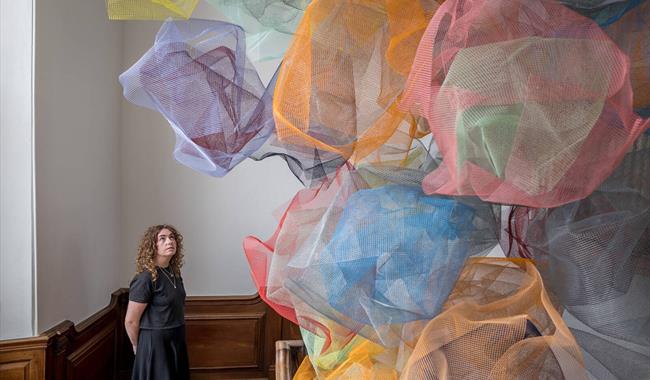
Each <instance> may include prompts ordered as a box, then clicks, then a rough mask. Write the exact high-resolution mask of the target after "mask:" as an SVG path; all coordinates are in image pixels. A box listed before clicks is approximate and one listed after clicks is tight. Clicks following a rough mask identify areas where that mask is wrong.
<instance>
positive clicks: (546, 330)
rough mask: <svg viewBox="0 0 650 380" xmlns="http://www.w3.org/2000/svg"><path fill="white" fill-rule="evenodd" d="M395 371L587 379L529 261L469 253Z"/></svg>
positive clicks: (410, 375) (426, 375)
mask: <svg viewBox="0 0 650 380" xmlns="http://www.w3.org/2000/svg"><path fill="white" fill-rule="evenodd" d="M402 378H404V379H418V380H419V379H485V378H489V379H586V373H585V371H584V366H583V361H582V355H581V353H580V349H579V348H578V346H577V344H576V342H575V340H574V338H573V336H572V335H571V332H570V331H569V329H568V328H567V326H566V325H565V324H564V322H563V321H562V318H561V316H560V314H559V313H558V312H557V311H556V310H555V308H554V307H553V305H552V304H551V302H550V300H549V298H548V296H547V294H546V292H545V290H544V287H543V285H542V280H541V277H540V275H539V273H538V272H537V269H535V266H534V265H533V264H532V262H530V261H528V260H523V259H503V258H471V259H469V260H468V261H467V264H466V265H465V267H464V269H463V271H462V272H461V274H460V276H459V278H458V281H457V282H456V286H455V287H454V290H453V292H452V293H451V294H450V296H449V299H448V301H447V303H446V304H445V308H444V311H443V312H442V313H441V314H440V315H438V316H437V317H435V318H434V319H433V320H431V321H430V322H429V323H428V324H427V326H426V328H425V329H424V331H423V332H422V335H421V337H420V339H419V340H418V343H417V345H416V346H415V348H414V350H413V354H412V355H411V356H410V358H409V360H408V363H407V364H406V367H405V368H404V371H403V373H402Z"/></svg>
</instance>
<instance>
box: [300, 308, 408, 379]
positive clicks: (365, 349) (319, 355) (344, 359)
mask: <svg viewBox="0 0 650 380" xmlns="http://www.w3.org/2000/svg"><path fill="white" fill-rule="evenodd" d="M296 312H297V314H298V320H299V321H300V323H301V325H305V326H308V328H301V330H300V331H301V334H302V340H303V342H304V343H305V346H306V347H307V352H308V353H309V356H308V357H306V358H305V362H303V364H302V365H301V368H300V369H299V370H298V371H297V373H296V375H295V376H294V379H300V378H303V379H310V378H311V379H313V378H319V379H340V378H349V379H377V378H386V379H395V378H397V375H398V373H399V371H400V369H401V368H402V367H403V366H404V364H405V363H406V359H407V358H408V356H409V355H410V353H411V349H412V348H411V347H413V346H414V345H415V341H413V342H411V345H410V346H409V345H402V346H400V347H393V348H387V347H384V346H382V345H379V344H376V343H373V342H371V341H368V340H366V339H364V338H363V337H361V336H359V335H358V334H356V332H355V331H352V330H349V329H347V328H345V327H343V326H341V325H338V324H337V323H335V322H334V321H332V320H329V319H327V318H325V317H323V316H322V315H321V314H320V313H319V312H318V311H316V310H315V309H313V308H311V307H310V306H309V305H307V304H306V303H304V302H302V301H300V300H297V301H296ZM312 331H313V332H312Z"/></svg>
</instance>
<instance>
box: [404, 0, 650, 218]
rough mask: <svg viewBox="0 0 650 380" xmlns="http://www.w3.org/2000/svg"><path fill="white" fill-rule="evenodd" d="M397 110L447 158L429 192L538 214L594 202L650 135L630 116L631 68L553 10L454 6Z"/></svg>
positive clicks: (437, 21)
mask: <svg viewBox="0 0 650 380" xmlns="http://www.w3.org/2000/svg"><path fill="white" fill-rule="evenodd" d="M400 106H401V108H402V109H403V110H408V111H410V112H412V113H414V114H416V115H420V116H423V117H425V118H426V119H427V121H428V122H429V126H430V128H431V131H432V133H433V135H434V138H435V141H436V144H437V145H438V146H439V148H440V151H441V153H442V155H443V158H444V163H443V165H441V167H439V168H438V169H437V170H435V171H434V172H432V173H431V174H430V175H429V176H428V177H427V178H425V180H424V182H423V188H424V190H425V192H426V193H428V194H433V193H437V194H448V195H477V196H479V197H480V198H481V199H483V200H486V201H490V202H496V203H506V204H519V205H527V206H531V207H554V206H559V205H562V204H565V203H568V202H571V201H575V200H578V199H581V198H584V197H586V196H587V195H589V194H590V193H591V192H592V191H593V190H594V189H595V188H596V187H598V185H599V184H600V183H602V181H603V180H604V179H605V178H606V177H607V176H608V175H609V174H610V173H611V172H612V171H613V169H614V168H615V167H616V165H617V164H618V163H619V162H620V160H621V159H622V157H623V155H624V153H625V151H626V150H627V149H629V147H630V146H631V144H632V143H633V142H634V140H635V139H636V138H637V137H638V136H639V135H640V134H641V133H642V132H643V131H644V130H645V129H646V128H647V127H648V126H650V120H647V119H642V118H641V117H639V116H638V115H636V114H635V113H633V111H632V88H631V86H630V63H629V58H628V57H627V56H626V55H625V54H624V53H623V52H622V51H621V50H620V49H619V48H618V47H617V46H616V44H615V43H614V42H612V40H611V39H610V38H609V37H608V36H607V35H606V34H605V33H604V32H603V31H602V30H601V29H600V27H599V26H598V25H597V24H596V23H594V22H593V21H591V20H589V19H587V18H585V17H583V16H580V15H579V14H577V13H575V12H573V11H572V10H570V9H569V8H567V7H565V6H563V5H560V4H558V3H556V2H554V1H544V0H532V1H524V2H522V1H514V0H491V1H485V0H450V1H447V2H445V3H444V4H443V5H442V6H441V7H440V9H439V10H438V12H436V14H435V15H434V17H433V19H432V20H431V22H430V23H429V26H428V28H427V30H426V32H425V34H424V36H423V38H422V40H421V42H420V45H419V47H418V51H417V55H416V58H415V61H414V65H413V68H412V70H411V73H410V76H409V79H408V82H407V86H406V90H405V92H404V94H403V99H402V102H401V104H400ZM587 173H588V175H585V174H587Z"/></svg>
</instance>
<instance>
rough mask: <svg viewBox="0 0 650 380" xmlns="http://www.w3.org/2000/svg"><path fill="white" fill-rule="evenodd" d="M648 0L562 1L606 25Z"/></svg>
mask: <svg viewBox="0 0 650 380" xmlns="http://www.w3.org/2000/svg"><path fill="white" fill-rule="evenodd" d="M644 1H646V0H595V1H592V0H586V1H585V0H560V2H561V3H562V4H564V5H566V6H568V7H570V8H571V9H573V10H575V11H576V12H578V13H580V14H582V15H583V16H586V17H589V18H590V19H592V20H594V21H595V22H596V23H598V25H600V26H601V27H606V26H608V25H610V24H612V23H614V22H616V21H617V20H619V19H620V18H621V17H623V15H625V13H626V12H629V11H630V10H632V9H634V7H636V6H637V5H639V4H641V3H643V2H644Z"/></svg>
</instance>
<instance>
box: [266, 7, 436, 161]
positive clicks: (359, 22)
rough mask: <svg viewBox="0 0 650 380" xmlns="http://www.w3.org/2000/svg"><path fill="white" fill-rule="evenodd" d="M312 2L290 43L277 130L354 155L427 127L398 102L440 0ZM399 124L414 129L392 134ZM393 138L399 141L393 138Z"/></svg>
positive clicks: (298, 141)
mask: <svg viewBox="0 0 650 380" xmlns="http://www.w3.org/2000/svg"><path fill="white" fill-rule="evenodd" d="M424 3H426V2H422V3H421V2H420V1H412V0H372V1H371V0H365V1H349V0H345V1H338V0H319V1H315V2H313V3H312V4H311V5H310V6H309V7H308V8H307V10H306V11H305V15H304V17H303V19H302V21H301V23H300V25H299V26H298V29H297V30H296V33H295V37H294V41H293V43H292V45H291V47H290V48H289V50H288V51H287V53H286V55H285V57H284V61H283V64H282V67H281V69H280V73H279V76H278V84H277V87H276V91H275V94H274V97H273V112H274V117H275V122H276V129H277V135H278V137H279V139H280V140H282V141H284V142H287V143H289V144H292V145H303V146H306V147H309V148H318V149H320V150H325V151H330V152H334V153H336V154H339V155H340V156H342V157H344V158H345V159H350V160H351V162H352V163H357V162H359V161H361V160H362V159H363V158H365V157H367V156H368V155H370V154H371V153H372V152H374V151H376V150H377V149H378V148H379V147H380V146H383V147H384V148H393V149H398V150H399V149H401V150H404V149H405V147H404V146H403V145H401V144H404V143H405V144H406V147H408V145H409V141H410V140H413V139H414V138H415V137H419V136H422V135H424V134H426V133H427V132H428V131H426V130H424V127H423V126H421V125H419V124H418V123H417V122H416V120H415V119H413V118H412V117H411V116H409V115H407V114H405V113H403V112H401V111H399V110H398V109H397V99H398V97H399V95H400V93H401V91H402V88H403V85H404V81H405V78H406V75H407V74H408V72H409V70H410V67H411V61H412V59H413V56H414V54H415V51H416V48H417V43H418V41H419V37H420V35H421V34H422V32H423V31H424V28H425V27H426V25H427V22H428V20H429V18H430V17H431V14H432V11H433V10H435V8H436V7H437V4H435V3H434V4H435V5H431V4H427V5H426V6H425V5H423V4H424ZM397 131H401V132H402V133H404V134H405V135H408V136H409V137H410V140H409V139H400V140H399V141H390V138H391V136H393V135H394V134H395V133H396V132H397ZM389 143H391V144H392V143H394V144H396V145H395V146H389V145H388V144H389Z"/></svg>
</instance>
